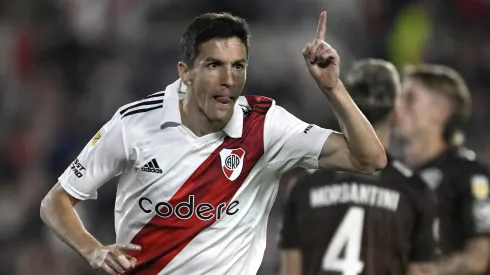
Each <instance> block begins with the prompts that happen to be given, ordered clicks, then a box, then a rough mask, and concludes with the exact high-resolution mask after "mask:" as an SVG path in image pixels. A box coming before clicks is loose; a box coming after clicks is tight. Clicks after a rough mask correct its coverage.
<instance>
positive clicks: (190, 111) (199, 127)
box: [179, 96, 226, 137]
mask: <svg viewBox="0 0 490 275" xmlns="http://www.w3.org/2000/svg"><path fill="white" fill-rule="evenodd" d="M179 109H180V116H181V119H182V125H184V126H185V127H187V128H188V129H189V130H191V131H192V132H193V133H194V134H195V135H196V136H198V137H202V136H205V135H208V134H211V133H215V132H218V131H220V130H222V129H223V128H224V127H225V126H226V122H220V121H219V122H216V121H211V120H210V119H209V118H208V117H207V116H206V115H205V114H204V112H203V111H202V110H201V109H200V108H199V106H198V104H197V102H196V101H194V100H192V98H190V97H189V96H186V97H185V98H184V99H183V100H180V101H179Z"/></svg>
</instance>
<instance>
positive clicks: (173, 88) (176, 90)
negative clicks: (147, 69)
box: [161, 78, 243, 138]
mask: <svg viewBox="0 0 490 275" xmlns="http://www.w3.org/2000/svg"><path fill="white" fill-rule="evenodd" d="M186 91H187V87H186V86H185V85H184V83H182V80H181V79H180V78H179V79H178V80H177V81H175V82H174V83H172V84H170V85H168V86H167V88H166V89H165V95H164V100H165V107H164V115H163V117H164V118H163V121H162V123H161V126H162V128H163V127H165V126H166V125H168V124H182V120H181V118H180V110H179V100H180V99H183V98H184V96H185V93H186ZM223 132H225V134H226V135H228V136H229V137H231V138H241V137H242V132H243V110H242V108H241V107H240V106H239V105H238V103H235V106H234V108H233V115H232V116H231V119H230V121H228V123H227V124H226V126H225V127H224V128H223Z"/></svg>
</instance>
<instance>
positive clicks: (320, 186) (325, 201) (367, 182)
mask: <svg viewBox="0 0 490 275" xmlns="http://www.w3.org/2000/svg"><path fill="white" fill-rule="evenodd" d="M291 192H292V193H291V200H290V202H289V204H288V207H287V210H286V211H287V213H285V215H290V217H286V218H285V219H286V220H285V224H284V227H283V232H282V242H283V244H286V246H288V244H287V243H288V242H297V248H298V249H299V250H300V251H301V252H302V259H303V275H319V274H321V275H327V274H328V275H339V274H342V275H356V274H366V275H382V274H390V275H394V274H400V275H401V274H406V269H407V267H408V264H409V262H412V261H428V260H430V259H431V258H432V255H433V252H434V249H433V248H434V241H433V234H432V225H433V221H434V215H433V212H432V211H431V210H434V208H433V207H432V206H431V205H427V204H432V203H433V201H432V200H431V199H432V196H431V193H430V191H429V189H428V188H427V187H426V186H425V185H424V184H423V183H422V182H421V181H420V180H416V179H415V178H413V177H412V171H411V170H409V169H408V168H406V167H405V166H403V165H402V164H401V163H399V162H398V161H396V160H393V159H391V158H389V163H388V165H387V167H386V168H385V169H384V170H383V171H382V172H378V173H376V174H374V175H369V176H366V175H359V174H352V173H342V172H337V173H332V172H325V171H318V172H316V173H314V174H312V175H310V176H307V177H305V178H304V179H302V180H301V181H300V182H299V183H298V184H297V185H296V186H295V187H294V188H293V190H292V191H291ZM293 217H294V218H293ZM288 220H289V221H288ZM288 223H289V224H288ZM294 235H296V236H294ZM294 238H296V240H293V239H294Z"/></svg>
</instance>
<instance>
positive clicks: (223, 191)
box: [41, 12, 386, 275]
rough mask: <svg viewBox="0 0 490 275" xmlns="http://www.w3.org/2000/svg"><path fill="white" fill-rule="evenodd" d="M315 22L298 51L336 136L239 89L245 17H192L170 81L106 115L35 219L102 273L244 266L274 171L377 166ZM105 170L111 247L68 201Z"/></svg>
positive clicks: (250, 260) (260, 248) (260, 226)
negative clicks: (112, 185) (111, 197)
mask: <svg viewBox="0 0 490 275" xmlns="http://www.w3.org/2000/svg"><path fill="white" fill-rule="evenodd" d="M325 30H326V12H323V13H321V16H320V20H319V24H318V29H317V35H316V37H315V39H314V40H313V42H312V43H308V44H307V45H306V47H305V49H304V51H303V55H304V57H305V61H306V65H307V67H308V69H309V72H310V74H311V75H312V77H313V78H314V80H315V81H316V83H317V84H318V87H319V89H320V90H321V91H322V93H323V94H324V95H325V96H326V97H327V99H328V101H329V102H330V104H331V106H332V108H333V109H334V110H335V112H336V113H337V115H338V118H339V120H340V122H341V123H342V125H343V129H344V131H343V133H338V132H332V131H331V130H328V129H322V128H320V127H318V126H315V125H309V124H307V123H305V122H303V121H301V120H299V119H298V118H296V117H294V116H293V115H291V114H290V113H288V112H287V111H286V110H284V109H283V108H281V107H280V106H277V105H276V104H275V102H274V101H273V100H272V99H269V98H266V97H262V96H241V93H242V90H243V87H244V85H245V79H246V72H247V65H248V50H249V35H250V34H249V30H248V27H247V25H246V22H245V21H244V20H243V19H242V18H239V17H236V16H232V15H230V14H215V13H209V14H204V15H201V16H199V17H197V18H196V19H194V20H193V21H192V23H190V25H189V26H188V27H187V28H186V30H185V32H184V34H183V37H182V41H181V54H182V55H181V61H180V62H179V63H178V72H179V76H180V78H179V80H177V81H175V82H174V83H173V84H171V85H169V86H168V87H166V89H165V91H164V92H159V93H155V94H151V95H149V96H147V97H146V98H144V99H142V100H140V101H138V102H134V103H131V104H128V105H126V106H123V107H121V108H120V109H119V110H118V111H117V112H116V114H115V115H114V116H113V118H112V119H111V120H110V121H109V122H108V123H107V124H105V125H104V126H103V127H102V129H101V130H100V131H99V132H98V133H97V134H96V135H95V137H94V138H93V139H92V141H90V142H89V143H88V144H87V145H86V147H85V148H84V149H83V151H82V152H81V153H80V155H79V156H78V157H77V158H76V159H75V160H74V161H73V163H72V164H71V165H70V166H69V167H68V168H67V169H66V171H65V172H64V173H63V174H62V175H61V176H60V178H59V179H58V183H57V184H56V185H55V186H54V188H53V189H52V190H51V191H50V192H49V193H48V194H47V196H46V198H45V199H44V200H43V202H42V204H41V216H42V218H43V220H44V222H45V223H46V224H47V226H48V227H49V228H51V229H52V230H53V231H54V232H55V233H56V234H57V235H58V236H59V237H60V238H61V239H62V240H63V241H64V242H65V243H66V244H68V245H69V246H71V247H72V248H73V249H74V250H75V251H77V252H78V253H79V254H80V255H82V256H83V257H84V258H85V259H86V260H87V261H88V262H89V263H90V264H91V266H92V267H94V268H95V269H98V270H101V271H104V272H106V273H108V274H121V273H125V274H139V275H141V274H143V275H145V274H166V275H171V274H215V275H219V274H234V275H235V274H243V275H249V274H255V273H256V272H257V270H258V268H259V266H260V263H261V260H262V257H263V253H264V250H265V242H266V240H265V237H266V224H267V219H268V215H269V211H270V209H271V207H272V204H273V202H274V199H275V195H276V192H277V188H278V182H279V179H280V177H281V175H282V174H283V173H284V172H285V171H287V170H289V169H292V168H295V167H299V166H301V167H306V168H323V169H343V170H348V171H355V172H359V173H373V172H375V171H377V170H380V169H383V168H384V167H385V165H386V155H385V152H384V149H383V147H382V145H381V143H380V142H379V140H378V138H377V136H376V133H375V132H374V129H373V128H372V126H371V125H370V124H369V122H368V120H367V119H366V118H365V117H364V115H363V114H362V113H361V112H360V111H359V109H358V108H357V106H356V105H355V104H354V102H353V101H352V100H351V98H350V96H349V94H348V92H347V91H346V89H345V88H344V86H343V84H342V82H341V81H340V80H339V65H340V59H339V56H338V55H337V53H336V51H335V50H334V49H333V48H332V47H331V46H330V45H328V44H327V43H326V42H325V41H324V38H325ZM117 175H120V180H119V185H118V191H117V196H116V205H115V209H114V212H115V213H114V214H115V228H116V235H117V239H116V242H117V244H113V245H103V244H101V243H99V242H98V241H97V240H96V239H95V238H94V237H93V236H92V235H90V234H89V233H88V232H87V231H86V230H85V229H84V227H83V225H82V223H81V222H80V220H79V218H78V217H77V215H76V212H75V211H74V206H75V205H76V204H77V203H78V202H80V201H82V200H86V199H94V198H96V194H97V193H96V191H97V189H98V188H99V187H100V186H102V185H103V184H104V183H105V182H107V181H108V180H109V179H111V178H113V177H115V176H117Z"/></svg>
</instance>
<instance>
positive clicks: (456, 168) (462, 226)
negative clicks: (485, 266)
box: [417, 147, 490, 274]
mask: <svg viewBox="0 0 490 275" xmlns="http://www.w3.org/2000/svg"><path fill="white" fill-rule="evenodd" d="M417 173H418V174H419V175H420V177H421V178H422V179H423V180H424V181H425V183H426V184H427V185H428V186H429V187H430V188H431V189H433V190H434V192H435V193H436V195H437V200H438V204H437V210H438V216H439V217H440V234H439V235H440V243H439V246H440V248H441V253H442V254H443V255H447V254H452V253H455V252H459V251H462V250H463V249H464V247H465V244H466V242H467V241H468V240H469V239H472V238H476V237H482V236H487V237H488V236H490V194H489V193H490V192H489V190H490V188H489V171H488V168H487V167H485V165H483V164H482V163H481V162H479V161H477V160H476V154H475V153H474V152H473V151H471V150H469V149H467V148H464V147H455V148H449V149H448V150H446V151H445V152H443V153H442V154H440V155H439V156H438V157H436V158H435V159H433V160H431V161H429V162H427V163H426V164H424V165H422V166H421V167H419V168H418V169H417ZM487 274H490V272H487Z"/></svg>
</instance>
